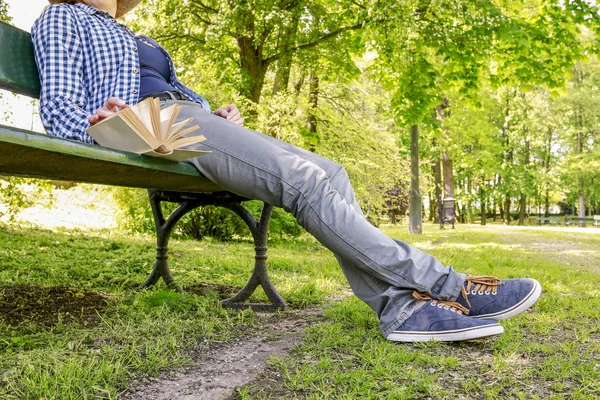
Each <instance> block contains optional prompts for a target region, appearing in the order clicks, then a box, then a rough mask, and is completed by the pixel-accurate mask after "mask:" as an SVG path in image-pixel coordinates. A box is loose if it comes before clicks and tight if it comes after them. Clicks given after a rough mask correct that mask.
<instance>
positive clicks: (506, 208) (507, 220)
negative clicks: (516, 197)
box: [503, 194, 511, 225]
mask: <svg viewBox="0 0 600 400" xmlns="http://www.w3.org/2000/svg"><path fill="white" fill-rule="evenodd" d="M510 203H511V200H510V196H509V195H508V194H507V195H505V197H504V221H503V222H504V225H510V219H511V218H510Z"/></svg>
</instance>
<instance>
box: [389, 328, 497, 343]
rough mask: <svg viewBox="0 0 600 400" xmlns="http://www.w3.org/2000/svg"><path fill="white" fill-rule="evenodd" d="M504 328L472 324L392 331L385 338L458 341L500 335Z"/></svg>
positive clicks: (415, 340)
mask: <svg viewBox="0 0 600 400" xmlns="http://www.w3.org/2000/svg"><path fill="white" fill-rule="evenodd" d="M502 333H504V328H503V327H502V325H500V324H493V325H486V326H474V327H472V328H466V329H457V330H453V331H442V332H408V331H406V332H400V331H397V332H392V333H391V334H390V335H389V336H388V337H387V338H386V339H387V340H391V341H394V342H430V341H438V342H460V341H463V340H473V339H481V338H485V337H488V336H494V335H500V334H502Z"/></svg>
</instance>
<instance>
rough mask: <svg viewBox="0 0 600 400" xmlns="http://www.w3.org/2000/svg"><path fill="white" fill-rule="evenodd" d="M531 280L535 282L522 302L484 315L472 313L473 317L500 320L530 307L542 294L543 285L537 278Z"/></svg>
mask: <svg viewBox="0 0 600 400" xmlns="http://www.w3.org/2000/svg"><path fill="white" fill-rule="evenodd" d="M531 280H532V281H533V282H534V284H533V288H532V289H531V291H530V292H529V293H528V294H527V296H525V298H524V299H523V300H521V302H520V303H518V304H515V305H514V306H512V307H511V308H508V309H506V310H502V311H499V312H497V313H493V314H484V315H472V317H473V318H484V319H493V320H495V321H500V320H503V319H507V318H510V317H514V316H515V315H517V314H521V313H522V312H523V311H525V310H527V309H528V308H529V307H531V306H532V305H533V304H534V303H535V302H536V301H537V300H538V299H539V298H540V295H541V294H542V285H540V283H539V282H538V281H536V280H535V279H531Z"/></svg>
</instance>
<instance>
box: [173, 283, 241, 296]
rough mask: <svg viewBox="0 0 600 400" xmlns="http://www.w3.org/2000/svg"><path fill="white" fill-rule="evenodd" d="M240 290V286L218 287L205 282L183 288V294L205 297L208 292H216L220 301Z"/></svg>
mask: <svg viewBox="0 0 600 400" xmlns="http://www.w3.org/2000/svg"><path fill="white" fill-rule="evenodd" d="M240 290H242V288H241V286H231V285H219V284H216V283H207V282H200V283H196V284H194V285H191V286H187V287H185V288H183V291H184V292H186V293H193V294H196V295H198V296H206V294H207V293H208V292H216V293H217V294H218V296H219V298H220V299H222V300H224V299H228V298H230V297H232V296H234V295H236V294H237V293H238V292H239V291H240Z"/></svg>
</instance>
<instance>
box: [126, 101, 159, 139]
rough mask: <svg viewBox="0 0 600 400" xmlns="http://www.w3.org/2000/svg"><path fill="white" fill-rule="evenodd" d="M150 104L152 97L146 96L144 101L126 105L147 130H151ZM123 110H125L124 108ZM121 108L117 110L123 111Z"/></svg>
mask: <svg viewBox="0 0 600 400" xmlns="http://www.w3.org/2000/svg"><path fill="white" fill-rule="evenodd" d="M151 106H152V98H147V99H145V100H144V101H141V102H139V103H137V104H136V105H134V106H131V107H128V108H129V109H130V110H131V111H133V112H134V113H135V115H137V116H138V118H139V120H140V121H142V123H143V124H144V126H145V127H146V129H147V130H148V132H152V122H151V121H152V117H151V116H150V108H151ZM123 110H126V108H124V109H123ZM123 110H121V111H119V112H123Z"/></svg>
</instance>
